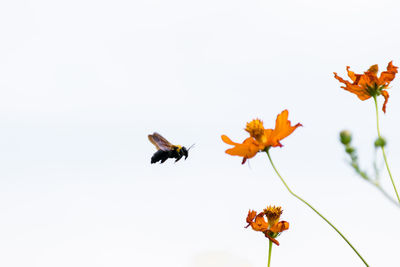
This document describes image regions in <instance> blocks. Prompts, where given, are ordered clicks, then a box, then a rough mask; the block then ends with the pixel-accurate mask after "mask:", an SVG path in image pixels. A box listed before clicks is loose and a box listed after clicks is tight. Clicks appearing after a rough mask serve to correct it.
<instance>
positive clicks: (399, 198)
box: [374, 96, 400, 203]
mask: <svg viewBox="0 0 400 267" xmlns="http://www.w3.org/2000/svg"><path fill="white" fill-rule="evenodd" d="M374 102H375V112H376V130H377V131H378V137H379V138H382V137H381V132H380V131H379V112H378V101H377V100H376V96H374ZM381 149H382V154H383V159H384V160H385V165H386V169H387V171H388V173H389V177H390V181H392V185H393V188H394V192H396V196H397V200H398V201H399V203H400V197H399V193H397V189H396V185H395V184H394V180H393V177H392V173H391V172H390V169H389V164H388V161H387V158H386V153H385V148H384V146H381Z"/></svg>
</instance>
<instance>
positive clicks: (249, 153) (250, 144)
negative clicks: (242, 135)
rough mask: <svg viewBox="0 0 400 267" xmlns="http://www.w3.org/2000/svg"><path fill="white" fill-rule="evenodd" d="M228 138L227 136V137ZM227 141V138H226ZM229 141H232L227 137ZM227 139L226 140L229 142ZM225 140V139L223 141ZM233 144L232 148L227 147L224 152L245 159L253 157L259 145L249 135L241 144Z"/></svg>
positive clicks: (258, 149)
mask: <svg viewBox="0 0 400 267" xmlns="http://www.w3.org/2000/svg"><path fill="white" fill-rule="evenodd" d="M228 139H229V138H228ZM226 141H228V140H226ZM229 141H230V142H232V141H231V140H230V139H229ZM229 141H228V142H229ZM224 142H225V141H224ZM232 143H233V144H234V145H235V146H234V147H233V148H230V149H227V150H226V151H225V152H226V153H227V154H229V155H232V156H240V157H244V158H246V159H249V158H252V157H254V156H255V155H256V154H257V152H258V151H260V145H259V144H258V142H257V141H256V140H254V139H253V138H251V137H249V138H247V139H246V140H244V142H243V143H242V144H239V143H234V142H232Z"/></svg>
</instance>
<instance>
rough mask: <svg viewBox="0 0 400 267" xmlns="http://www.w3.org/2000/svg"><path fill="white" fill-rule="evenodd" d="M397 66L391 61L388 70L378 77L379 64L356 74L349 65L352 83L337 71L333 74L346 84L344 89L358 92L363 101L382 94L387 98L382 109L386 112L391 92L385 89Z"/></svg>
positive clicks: (354, 92)
mask: <svg viewBox="0 0 400 267" xmlns="http://www.w3.org/2000/svg"><path fill="white" fill-rule="evenodd" d="M397 68H398V67H396V66H393V64H392V61H390V62H389V64H388V66H387V70H386V71H383V72H382V73H381V76H380V77H379V78H378V75H377V74H378V65H372V66H371V67H370V68H369V69H368V70H367V71H366V72H364V74H355V73H354V72H352V71H351V70H350V67H349V66H347V67H346V69H347V75H348V76H349V77H350V79H351V80H352V83H351V82H349V81H346V80H344V79H342V78H341V77H339V76H338V75H337V73H336V72H334V73H333V74H334V75H335V78H336V79H337V80H338V81H339V82H341V83H344V84H345V86H341V87H342V88H343V89H345V90H347V91H349V92H351V93H353V94H356V95H357V96H358V98H359V99H361V100H363V101H364V100H367V99H368V98H370V97H371V96H372V97H376V96H379V95H382V96H383V97H384V98H385V102H384V103H383V107H382V110H383V112H385V113H386V104H387V102H388V99H389V93H388V92H387V91H386V90H385V89H387V88H388V86H389V84H390V82H391V81H393V79H394V78H395V76H396V73H397Z"/></svg>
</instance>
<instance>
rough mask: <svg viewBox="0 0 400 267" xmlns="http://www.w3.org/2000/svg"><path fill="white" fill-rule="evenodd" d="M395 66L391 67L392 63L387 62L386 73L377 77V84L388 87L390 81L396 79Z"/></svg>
mask: <svg viewBox="0 0 400 267" xmlns="http://www.w3.org/2000/svg"><path fill="white" fill-rule="evenodd" d="M397 68H398V67H396V66H393V63H392V61H390V62H389V64H388V66H387V68H386V69H387V70H386V71H382V73H381V76H380V77H379V84H380V85H386V86H388V85H389V83H390V82H391V81H393V79H394V78H395V77H396V73H397Z"/></svg>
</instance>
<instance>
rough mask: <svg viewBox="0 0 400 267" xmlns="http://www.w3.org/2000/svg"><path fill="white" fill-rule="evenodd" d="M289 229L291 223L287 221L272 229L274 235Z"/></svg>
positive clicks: (277, 224)
mask: <svg viewBox="0 0 400 267" xmlns="http://www.w3.org/2000/svg"><path fill="white" fill-rule="evenodd" d="M287 229H289V223H288V222H286V221H280V222H278V223H276V224H275V225H273V226H272V227H271V229H270V230H271V231H272V232H274V233H280V232H283V231H285V230H287Z"/></svg>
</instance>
